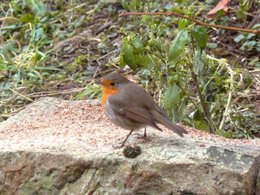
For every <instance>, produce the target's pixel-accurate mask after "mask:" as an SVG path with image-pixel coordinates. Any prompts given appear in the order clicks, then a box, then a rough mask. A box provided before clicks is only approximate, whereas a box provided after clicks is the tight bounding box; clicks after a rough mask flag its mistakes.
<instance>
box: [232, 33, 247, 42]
mask: <svg viewBox="0 0 260 195" xmlns="http://www.w3.org/2000/svg"><path fill="white" fill-rule="evenodd" d="M243 39H245V36H244V35H242V34H241V35H238V36H237V37H236V38H235V39H234V41H235V42H236V43H239V42H240V41H242V40H243Z"/></svg>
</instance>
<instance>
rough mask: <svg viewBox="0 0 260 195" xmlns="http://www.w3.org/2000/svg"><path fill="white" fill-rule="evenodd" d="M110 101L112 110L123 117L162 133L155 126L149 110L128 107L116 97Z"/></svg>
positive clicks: (110, 98) (112, 97) (109, 99)
mask: <svg viewBox="0 0 260 195" xmlns="http://www.w3.org/2000/svg"><path fill="white" fill-rule="evenodd" d="M108 101H109V106H110V108H111V109H113V111H114V112H116V113H117V114H119V115H121V116H122V117H126V118H128V119H129V120H132V121H136V122H139V123H143V124H145V125H149V126H152V127H154V128H156V129H158V130H160V131H161V129H160V128H159V127H158V126H157V125H156V124H155V120H154V118H153V115H152V113H150V112H149V111H148V110H147V109H144V108H141V107H137V106H129V105H126V103H125V101H120V99H117V98H116V96H110V97H109V98H108Z"/></svg>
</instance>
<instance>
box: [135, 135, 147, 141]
mask: <svg viewBox="0 0 260 195" xmlns="http://www.w3.org/2000/svg"><path fill="white" fill-rule="evenodd" d="M136 138H137V139H140V140H142V141H143V142H146V141H150V139H149V138H148V137H147V136H146V135H140V134H139V135H137V137H136Z"/></svg>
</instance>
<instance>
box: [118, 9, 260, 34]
mask: <svg viewBox="0 0 260 195" xmlns="http://www.w3.org/2000/svg"><path fill="white" fill-rule="evenodd" d="M130 15H135V16H142V15H154V16H161V15H162V16H177V17H180V18H185V19H187V20H190V21H192V22H194V23H196V24H197V25H201V26H207V27H212V28H221V29H225V30H232V31H241V32H248V33H254V34H260V30H253V29H247V28H239V27H233V26H222V25H217V24H208V23H204V22H201V21H199V20H195V19H193V18H190V17H188V16H184V15H182V14H178V13H176V12H122V13H120V14H119V17H123V16H130Z"/></svg>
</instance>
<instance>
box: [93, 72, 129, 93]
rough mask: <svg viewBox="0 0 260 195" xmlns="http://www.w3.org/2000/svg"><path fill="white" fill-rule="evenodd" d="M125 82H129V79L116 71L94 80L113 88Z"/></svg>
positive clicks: (117, 87) (118, 87)
mask: <svg viewBox="0 0 260 195" xmlns="http://www.w3.org/2000/svg"><path fill="white" fill-rule="evenodd" d="M127 82H129V80H128V79H127V78H125V77H124V76H122V75H121V74H119V73H117V72H111V73H109V74H107V75H105V76H104V77H102V78H101V79H99V80H96V81H95V83H96V84H99V85H102V86H103V87H105V88H109V89H114V90H115V89H120V87H121V86H122V85H123V84H125V83H127Z"/></svg>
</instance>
